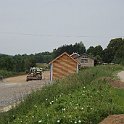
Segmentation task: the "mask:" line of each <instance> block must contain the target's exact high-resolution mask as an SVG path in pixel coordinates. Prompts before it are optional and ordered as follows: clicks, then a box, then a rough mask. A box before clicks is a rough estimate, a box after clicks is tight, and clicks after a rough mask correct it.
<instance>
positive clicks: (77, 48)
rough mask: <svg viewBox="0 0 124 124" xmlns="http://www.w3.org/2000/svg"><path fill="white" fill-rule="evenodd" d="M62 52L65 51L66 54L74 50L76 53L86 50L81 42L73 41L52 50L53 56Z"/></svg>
mask: <svg viewBox="0 0 124 124" xmlns="http://www.w3.org/2000/svg"><path fill="white" fill-rule="evenodd" d="M63 52H67V53H68V54H72V53H73V52H76V53H78V54H83V53H85V52H86V48H85V46H84V44H83V42H80V43H75V44H74V45H72V44H71V45H63V46H61V47H59V48H58V49H54V50H53V55H54V58H55V57H57V56H59V55H60V54H62V53H63Z"/></svg>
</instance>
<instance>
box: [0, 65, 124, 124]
mask: <svg viewBox="0 0 124 124" xmlns="http://www.w3.org/2000/svg"><path fill="white" fill-rule="evenodd" d="M122 69H123V67H122V66H120V65H104V66H97V67H93V68H89V69H84V70H81V71H80V73H79V74H75V75H72V76H69V77H67V78H64V79H62V80H57V81H55V82H54V83H52V84H51V85H48V86H45V87H43V88H42V90H38V91H36V92H33V93H32V94H30V95H29V96H27V97H26V99H25V100H24V101H22V102H21V104H19V105H18V106H17V107H16V108H13V109H12V110H10V111H8V112H6V113H1V114H0V123H1V124H8V123H9V124H38V123H41V124H59V123H61V124H77V123H78V124H80V123H81V124H98V123H99V122H100V121H101V120H102V119H104V118H105V117H107V116H108V115H110V114H121V113H124V100H123V97H124V90H123V89H115V88H113V87H111V86H110V85H109V80H108V79H110V78H112V79H115V77H114V76H113V74H115V73H117V72H118V71H120V70H122Z"/></svg>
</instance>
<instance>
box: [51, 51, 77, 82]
mask: <svg viewBox="0 0 124 124" xmlns="http://www.w3.org/2000/svg"><path fill="white" fill-rule="evenodd" d="M49 64H50V80H51V81H52V80H55V79H61V78H63V77H65V76H69V75H70V74H73V73H78V65H79V63H78V61H77V60H75V59H74V58H72V57H71V56H70V55H69V54H67V53H66V52H64V53H63V54H61V55H60V56H58V57H57V58H55V59H54V60H53V61H51V62H50V63H49Z"/></svg>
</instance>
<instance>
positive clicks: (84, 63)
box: [77, 57, 94, 67]
mask: <svg viewBox="0 0 124 124" xmlns="http://www.w3.org/2000/svg"><path fill="white" fill-rule="evenodd" d="M77 60H78V62H79V63H80V66H81V67H93V66H94V60H93V59H91V58H83V57H79V58H78V59H77Z"/></svg>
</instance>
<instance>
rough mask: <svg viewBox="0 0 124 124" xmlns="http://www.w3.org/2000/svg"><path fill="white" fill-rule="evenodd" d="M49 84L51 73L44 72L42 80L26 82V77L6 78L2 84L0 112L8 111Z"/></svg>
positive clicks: (0, 85) (0, 89) (0, 87)
mask: <svg viewBox="0 0 124 124" xmlns="http://www.w3.org/2000/svg"><path fill="white" fill-rule="evenodd" d="M48 84H49V71H46V72H43V79H42V80H33V81H28V82H27V81H26V75H22V76H16V77H11V78H6V79H4V80H3V81H2V82H0V112H1V111H7V110H8V109H9V108H10V106H11V105H13V104H14V103H18V102H19V101H20V100H23V98H24V97H25V96H26V95H27V94H29V93H31V92H32V91H34V90H37V89H41V88H42V86H44V85H48Z"/></svg>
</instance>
